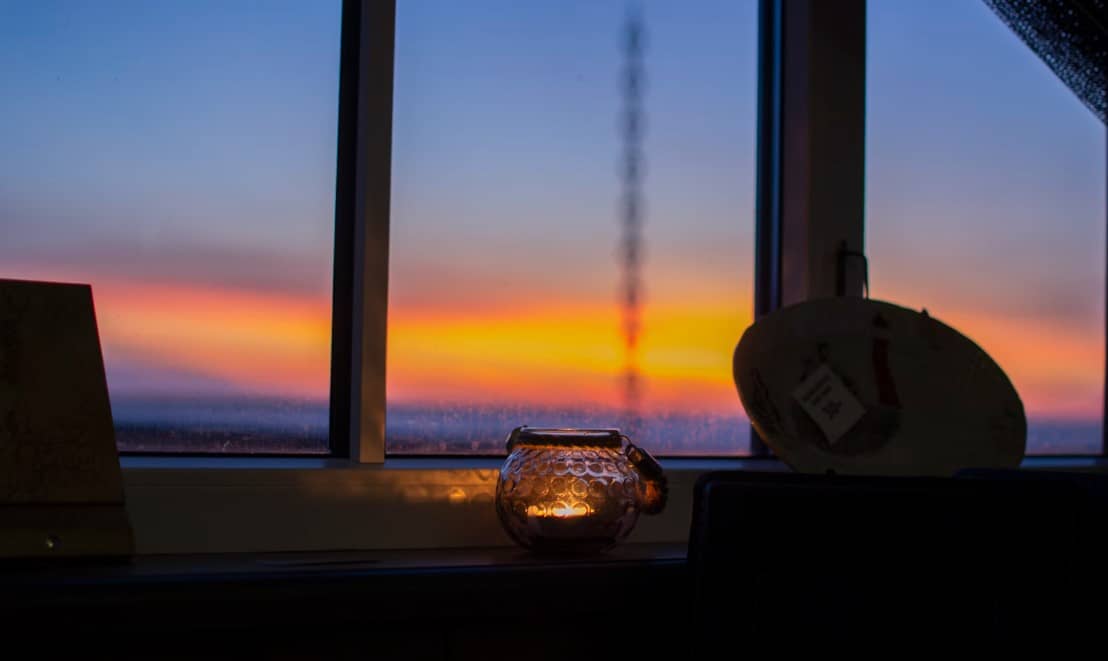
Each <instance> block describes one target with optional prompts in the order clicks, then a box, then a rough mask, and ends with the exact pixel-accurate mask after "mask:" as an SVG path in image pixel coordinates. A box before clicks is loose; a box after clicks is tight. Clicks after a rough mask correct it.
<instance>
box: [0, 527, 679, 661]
mask: <svg viewBox="0 0 1108 661" xmlns="http://www.w3.org/2000/svg"><path fill="white" fill-rule="evenodd" d="M685 586H686V581H685V548H684V546H683V545H625V546H622V547H617V548H616V549H615V550H613V551H611V552H609V553H606V554H602V555H593V556H580V557H556V558H551V557H542V556H535V555H531V554H528V553H524V552H521V551H519V550H516V549H512V548H495V549H457V550H435V551H387V552H382V551H374V552H363V551H341V552H332V553H287V554H259V555H238V554H236V555H217V556H148V557H137V558H135V559H134V560H133V561H132V562H130V563H127V564H117V565H100V566H85V565H68V566H66V565H58V566H38V567H29V566H21V567H17V566H8V567H4V568H3V569H2V570H0V621H2V622H3V623H4V628H5V629H6V631H5V632H4V634H3V635H4V638H5V639H6V640H7V641H8V642H9V643H10V642H12V641H13V640H14V639H15V638H24V639H25V640H27V641H30V642H31V643H32V645H34V646H36V647H39V648H40V649H42V650H43V651H60V648H61V647H68V646H76V647H77V648H78V649H80V650H82V651H83V652H86V653H88V652H92V651H93V650H96V651H99V652H107V653H109V654H110V655H111V656H114V657H116V658H119V657H124V656H139V657H145V658H213V657H216V658H228V657H232V656H233V657H235V658H243V657H244V656H245V657H248V658H345V657H346V656H357V657H358V658H405V659H422V658H428V659H447V658H536V657H535V656H534V655H533V654H532V653H530V652H528V653H524V652H525V651H526V650H534V649H537V648H538V646H539V645H540V644H541V653H540V654H539V655H538V657H537V658H566V657H567V655H571V654H577V651H579V650H582V649H584V650H588V651H589V654H588V656H586V657H585V658H593V657H594V656H606V655H607V654H608V653H643V652H646V651H648V650H650V649H652V648H654V646H656V645H657V644H658V641H659V640H661V639H662V638H663V637H664V636H660V635H659V630H658V629H657V628H656V627H657V626H658V624H659V623H661V624H662V629H664V630H669V631H677V630H678V629H679V628H680V626H681V625H680V624H679V623H680V622H682V621H683V614H682V606H683V604H685V603H687V600H686V599H685V598H684V595H683V591H684V589H685ZM638 623H641V624H643V625H644V626H645V627H647V629H646V630H647V631H650V635H649V636H643V637H641V638H636V637H635V636H627V635H626V634H627V632H628V630H629V628H630V627H632V626H633V625H636V624H638ZM32 649H34V647H32ZM374 651H376V652H377V653H378V654H377V655H374V654H373V652H374ZM547 655H549V656H547Z"/></svg>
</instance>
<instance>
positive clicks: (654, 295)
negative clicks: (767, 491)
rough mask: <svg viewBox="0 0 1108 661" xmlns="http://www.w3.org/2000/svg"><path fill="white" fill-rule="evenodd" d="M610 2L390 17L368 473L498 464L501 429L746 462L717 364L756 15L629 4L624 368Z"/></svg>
mask: <svg viewBox="0 0 1108 661" xmlns="http://www.w3.org/2000/svg"><path fill="white" fill-rule="evenodd" d="M627 4H628V3H624V2H614V1H613V2H591V1H587V0H576V1H573V2H566V1H548V2H514V1H510V0H498V1H486V2H468V3H459V2H450V1H447V0H440V1H412V2H403V3H400V5H399V7H398V18H397V35H396V96H395V120H394V122H395V129H394V137H393V184H392V185H393V188H392V248H391V249H392V255H391V261H390V264H391V275H390V281H389V286H390V301H389V343H388V344H389V349H388V361H389V362H388V397H389V409H388V424H387V430H388V431H387V442H388V449H389V451H390V452H393V453H441V452H449V453H496V452H503V450H504V447H503V441H504V438H505V436H506V435H507V433H508V432H509V431H510V430H511V429H512V428H513V427H515V426H517V425H520V424H531V425H554V426H588V427H607V426H620V427H621V428H623V429H624V430H625V431H628V432H631V434H632V436H633V437H634V439H635V440H636V441H638V442H640V443H642V444H643V445H644V446H646V447H648V448H650V449H651V450H656V451H660V452H663V453H667V454H682V453H684V454H736V453H743V452H746V451H747V449H748V446H749V438H748V437H749V426H748V423H747V421H746V419H745V417H743V414H742V409H741V406H740V404H739V399H738V395H737V394H736V391H735V386H734V384H733V382H732V379H731V354H732V351H733V350H734V347H735V344H736V343H737V342H738V339H739V336H740V335H741V333H742V331H743V330H744V328H745V327H746V326H747V325H748V324H749V323H750V321H751V317H752V311H753V302H752V297H753V282H752V281H753V270H754V268H753V233H754V221H753V211H754V198H753V191H754V154H755V151H754V138H755V107H756V87H755V76H756V66H755V60H756V48H757V20H756V13H757V6H756V5H757V3H755V2H753V0H750V1H746V2H735V1H733V0H712V1H708V0H706V1H703V2H698V3H694V4H684V3H672V2H662V1H657V2H644V3H641V4H642V7H641V9H642V11H641V25H642V30H643V33H644V39H642V40H641V44H640V45H641V49H642V50H641V62H642V65H641V66H642V80H643V81H644V84H643V85H642V87H641V88H640V89H641V93H642V96H641V108H640V112H641V117H642V118H643V126H644V128H645V130H644V132H643V134H642V138H641V143H640V144H639V147H641V155H642V160H643V162H644V168H643V169H642V170H641V180H640V186H641V188H640V190H641V202H642V206H641V212H642V217H641V221H642V225H641V248H642V259H641V266H640V268H639V270H638V272H637V275H638V277H639V279H640V281H641V283H642V299H641V300H642V302H641V306H640V309H639V314H640V319H641V333H640V335H639V340H638V344H637V348H636V350H635V351H632V352H628V351H627V350H626V338H625V337H624V332H623V330H622V329H623V323H624V322H623V317H622V315H623V313H624V312H623V304H622V300H623V297H624V296H625V292H624V289H623V287H624V284H623V283H624V282H625V281H624V278H625V274H624V272H623V270H622V268H623V267H622V263H623V259H622V253H621V251H620V245H621V241H622V240H623V237H622V229H621V227H622V225H621V223H622V222H623V221H622V220H621V218H622V214H623V213H624V212H625V211H624V209H625V207H624V205H625V204H626V202H625V200H626V197H625V189H626V187H627V186H628V182H626V181H625V180H624V179H623V173H624V169H625V165H624V160H623V159H624V152H625V150H626V149H627V148H628V144H626V142H625V140H624V138H625V132H626V124H625V120H623V119H621V118H622V117H625V115H624V113H625V112H626V110H625V103H626V102H627V101H626V99H625V93H626V90H625V83H626V80H625V76H626V68H627V66H628V64H627V60H628V58H629V57H630V56H629V53H628V47H627V41H628V40H627V34H626V30H627V23H628V20H629V16H630V15H631V14H629V11H628V7H627ZM631 142H632V144H631V146H632V147H633V146H634V144H635V142H634V141H631ZM629 364H630V365H634V366H637V372H636V373H637V374H638V385H639V388H638V397H637V399H636V398H635V397H634V393H628V392H627V390H626V388H625V383H626V379H625V376H624V375H625V371H626V368H627V366H628V365H629ZM636 402H637V404H636Z"/></svg>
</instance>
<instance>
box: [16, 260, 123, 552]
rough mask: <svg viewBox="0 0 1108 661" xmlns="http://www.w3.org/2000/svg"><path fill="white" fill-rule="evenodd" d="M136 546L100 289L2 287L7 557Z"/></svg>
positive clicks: (22, 283)
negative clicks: (104, 352) (96, 301)
mask: <svg viewBox="0 0 1108 661" xmlns="http://www.w3.org/2000/svg"><path fill="white" fill-rule="evenodd" d="M132 548H133V543H132V536H131V527H130V523H129V521H128V519H127V512H126V510H125V508H124V506H123V479H122V474H121V471H120V468H119V457H118V454H117V452H116V446H115V436H114V432H113V430H112V414H111V406H110V404H109V402H108V386H107V382H106V380H105V376H104V361H103V358H102V357H101V354H100V340H99V337H98V334H97V329H96V318H95V314H94V312H93V305H92V289H91V288H90V287H89V286H88V285H76V284H59V283H46V282H27V281H21V280H0V558H4V559H21V560H22V561H26V560H27V559H52V558H58V559H69V560H71V559H73V558H99V559H104V558H117V559H118V558H127V557H128V556H130V554H131V552H132Z"/></svg>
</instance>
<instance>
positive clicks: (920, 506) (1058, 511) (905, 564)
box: [688, 472, 1105, 645]
mask: <svg viewBox="0 0 1108 661" xmlns="http://www.w3.org/2000/svg"><path fill="white" fill-rule="evenodd" d="M1096 479H1100V480H1102V481H1103V480H1104V479H1105V478H1104V477H1099V478H1096ZM1102 484H1103V482H1102ZM1102 526H1104V519H1103V518H1102V516H1098V515H1097V510H1096V508H1095V506H1094V503H1092V502H1091V500H1090V498H1089V496H1088V495H1087V491H1086V490H1084V489H1082V488H1080V487H1078V486H1077V485H1076V484H1075V483H1074V482H1073V481H1070V480H1066V479H1060V478H1054V479H1039V478H1036V477H1035V476H1027V477H1026V478H1022V479H1019V480H1015V479H992V478H990V477H985V476H979V477H978V478H976V479H955V478H888V477H842V476H821V475H797V474H765V473H745V472H718V473H711V474H708V475H705V476H703V478H702V479H701V480H700V481H699V482H698V484H697V486H696V491H695V495H694V511H693V520H692V527H691V534H690V539H689V555H688V560H689V573H690V576H691V581H692V589H693V595H694V596H693V604H694V610H695V613H694V619H695V621H696V623H697V628H698V630H699V631H700V633H701V635H702V636H705V637H706V638H707V639H715V640H720V639H728V640H738V639H740V638H741V637H742V636H743V635H758V636H775V637H776V636H781V637H782V638H780V640H798V639H803V640H810V641H820V642H849V643H875V642H888V643H896V644H898V645H903V644H904V643H905V642H907V641H923V640H926V641H928V643H934V642H942V643H946V642H954V641H964V640H976V641H981V642H990V641H1007V640H1013V641H1014V640H1024V639H1027V638H1028V637H1034V636H1043V637H1048V636H1063V635H1065V636H1072V635H1081V634H1082V633H1088V634H1090V635H1091V634H1092V632H1095V631H1098V630H1099V626H1100V623H1101V622H1100V620H1101V618H1102V617H1103V612H1102V609H1099V608H1098V609H1094V610H1092V611H1090V610H1087V609H1086V606H1085V604H1083V603H1082V601H1081V596H1082V594H1083V593H1085V592H1089V593H1090V594H1096V589H1097V588H1101V587H1104V585H1103V580H1102V576H1103V572H1101V571H1100V567H1099V565H1100V563H1101V562H1102V553H1103V550H1104V548H1103V546H1102V545H1100V543H1099V542H1095V543H1094V538H1098V535H1097V533H1099V529H1100V528H1101V527H1102ZM1085 626H1088V628H1087V629H1082V627H1085ZM775 639H777V638H775Z"/></svg>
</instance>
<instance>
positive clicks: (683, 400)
mask: <svg viewBox="0 0 1108 661" xmlns="http://www.w3.org/2000/svg"><path fill="white" fill-rule="evenodd" d="M339 4H340V3H338V2H300V1H291V2H266V3H248V2H197V1H191V2H164V3H162V2H159V3H151V2H115V1H113V2H97V3H94V2H87V3H82V2H70V1H64V2H34V3H32V2H22V3H16V2H5V3H0V98H2V99H3V100H4V101H3V103H2V104H0V232H2V234H0V277H20V278H34V279H50V280H70V281H82V282H91V283H92V284H93V287H94V296H95V300H96V304H97V314H98V318H99V322H100V327H101V333H102V341H103V344H104V352H105V357H106V360H107V363H108V370H109V381H110V387H111V389H112V393H113V395H114V396H123V395H128V394H167V395H213V394H219V395H225V394H249V395H277V396H292V397H297V398H309V399H318V400H325V399H326V397H327V387H328V380H329V371H328V370H329V355H330V348H329V342H330V289H331V250H332V240H333V230H332V226H333V218H334V211H333V209H334V207H333V197H334V175H335V172H334V170H335V165H334V162H335V131H336V112H337V103H336V102H337V90H338V46H339ZM644 5H645V11H644V14H645V19H646V23H647V31H648V40H647V50H646V68H647V87H646V112H647V116H648V119H647V133H646V142H645V150H646V159H647V170H646V181H645V191H646V202H647V205H646V209H647V211H646V226H645V230H644V235H645V243H646V257H645V267H644V272H643V276H644V280H645V287H646V304H645V309H644V320H645V321H644V328H645V332H644V336H643V344H642V347H641V361H640V362H641V366H642V369H643V372H644V375H645V377H646V390H645V402H646V407H647V409H648V411H653V412H666V411H679V412H701V411H707V412H713V413H720V414H737V413H739V412H740V411H741V409H740V407H739V403H738V398H737V396H736V395H735V391H734V386H733V384H732V382H731V376H730V357H731V352H732V350H733V348H734V345H735V343H736V342H737V340H738V338H739V336H740V335H741V333H742V331H743V329H744V328H745V327H746V326H747V325H748V324H749V323H750V322H751V317H752V314H751V313H752V306H753V304H752V293H753V292H752V289H753V278H752V274H753V229H754V224H753V223H754V221H753V212H754V198H753V193H754V174H755V173H754V156H755V152H754V149H755V128H756V127H755V120H756V114H755V101H756V88H755V82H756V71H755V54H756V45H757V35H756V2H754V1H753V0H749V1H745V2H735V1H733V0H704V1H703V2H693V3H675V2H661V1H652V2H645V3H644ZM625 6H626V5H625V3H624V2H614V1H613V2H589V1H585V0H576V1H564V2H518V1H508V0H500V1H496V2H467V3H461V2H448V1H445V0H443V1H439V2H423V1H418V0H400V2H399V10H398V12H399V16H398V26H397V56H396V93H395V130H394V143H393V153H394V172H393V200H392V204H393V217H392V240H393V244H392V263H391V275H390V279H391V283H390V311H389V315H390V319H389V324H390V326H389V327H390V337H389V367H388V370H389V395H390V398H391V400H392V401H394V402H400V403H434V404H472V403H481V404H504V403H513V404H515V403H524V404H543V405H545V404H556V405H584V406H586V407H593V408H606V407H611V406H617V405H618V404H619V403H620V392H619V389H618V375H619V372H620V369H621V366H622V360H623V356H622V347H621V342H620V335H619V317H618V313H619V311H618V308H617V307H616V300H617V292H618V290H617V285H618V270H617V263H616V256H615V247H616V245H617V242H618V225H617V220H616V211H617V209H618V206H617V205H618V199H619V197H618V195H619V182H618V179H617V165H618V162H619V161H618V155H619V142H618V133H617V127H618V124H617V113H618V111H619V108H620V99H619V96H618V86H617V83H618V74H619V71H620V66H621V53H620V49H619V44H620V41H619V37H620V27H621V23H622V20H623V17H624V15H625ZM868 48H869V71H868V107H869V113H868V116H867V136H868V138H867V141H868V144H867V170H868V176H867V250H868V253H869V255H870V260H871V265H870V275H871V280H872V286H873V290H872V293H873V295H874V297H876V298H881V299H884V300H890V301H893V302H897V303H900V304H903V305H907V306H910V307H926V308H927V309H928V310H929V312H930V313H931V314H932V315H933V316H935V317H937V318H939V319H942V320H944V321H946V322H948V323H950V324H952V325H954V326H955V327H956V328H958V329H960V330H962V331H963V332H965V333H966V334H968V335H969V336H970V337H972V338H973V339H975V340H977V341H978V342H979V343H980V344H981V345H982V346H983V347H984V348H985V349H986V350H987V351H989V352H990V353H991V354H992V355H993V356H994V357H995V358H996V359H997V361H998V362H999V363H1000V364H1001V366H1002V367H1004V368H1005V369H1006V370H1007V371H1008V373H1009V375H1010V376H1011V377H1012V379H1013V381H1014V382H1015V384H1016V386H1017V388H1018V390H1019V391H1020V394H1021V395H1022V397H1023V399H1024V402H1025V405H1026V406H1027V408H1028V410H1029V413H1030V414H1031V416H1032V417H1040V418H1065V419H1071V418H1073V419H1097V418H1099V416H1100V414H1101V411H1100V402H1101V388H1102V385H1103V373H1104V336H1103V333H1104V322H1103V314H1104V281H1105V280H1104V246H1105V236H1104V232H1105V171H1104V167H1105V132H1104V127H1103V125H1101V124H1100V123H1099V122H1098V121H1097V120H1096V118H1095V117H1094V116H1093V115H1092V113H1091V112H1089V111H1088V110H1087V109H1086V108H1084V106H1082V105H1081V103H1080V102H1079V101H1078V100H1077V99H1076V98H1075V97H1074V96H1073V95H1072V94H1071V93H1070V92H1069V91H1068V90H1067V89H1066V88H1065V86H1064V85H1063V84H1062V83H1060V82H1059V81H1058V80H1057V79H1055V77H1054V76H1053V74H1052V73H1051V72H1050V71H1049V70H1048V69H1047V67H1046V66H1044V65H1043V64H1042V63H1041V62H1040V61H1039V60H1038V59H1037V58H1036V57H1034V55H1033V54H1032V53H1031V52H1030V51H1029V50H1028V49H1027V47H1026V46H1024V45H1023V44H1022V43H1021V42H1020V41H1019V40H1018V39H1017V38H1016V37H1015V36H1014V35H1013V34H1012V33H1011V32H1010V31H1009V29H1008V28H1007V27H1006V26H1004V25H1003V23H1001V22H1000V20H999V19H997V18H996V17H995V16H994V15H993V14H992V13H991V12H990V11H989V10H988V8H987V7H986V6H985V5H984V4H983V3H981V2H976V1H969V0H944V1H942V2H918V1H910V0H906V1H904V2H892V1H889V0H872V1H871V2H870V9H869V45H868Z"/></svg>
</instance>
